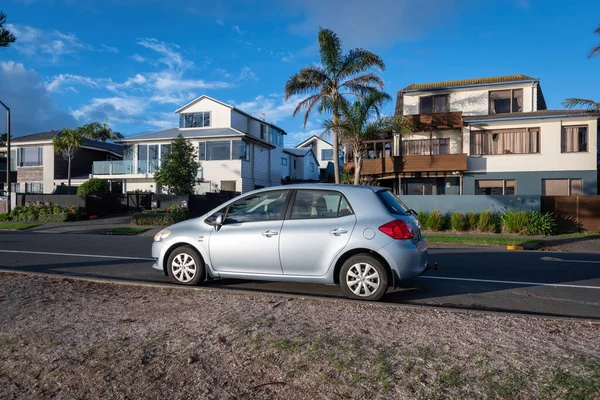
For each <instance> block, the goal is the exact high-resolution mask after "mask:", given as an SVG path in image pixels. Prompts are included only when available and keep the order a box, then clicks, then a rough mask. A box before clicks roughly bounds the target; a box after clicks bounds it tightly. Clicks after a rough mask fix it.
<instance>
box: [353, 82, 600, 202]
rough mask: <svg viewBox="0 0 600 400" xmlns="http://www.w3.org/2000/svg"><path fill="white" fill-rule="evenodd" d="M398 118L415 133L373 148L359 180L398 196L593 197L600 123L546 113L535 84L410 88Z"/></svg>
mask: <svg viewBox="0 0 600 400" xmlns="http://www.w3.org/2000/svg"><path fill="white" fill-rule="evenodd" d="M565 97H566V96H565ZM396 114H397V115H404V116H405V117H407V118H408V119H410V120H411V121H412V122H413V124H414V126H415V130H416V132H414V133H413V134H411V135H407V136H404V137H400V136H399V135H395V136H391V135H390V136H388V137H385V138H381V140H378V141H373V142H370V143H369V144H368V146H369V151H368V159H367V160H365V161H364V163H363V173H364V174H365V175H367V176H371V177H372V178H373V179H375V180H378V181H380V183H381V184H383V185H386V186H389V187H393V188H394V189H395V191H396V192H397V193H400V194H424V195H427V194H495V195H496V194H500V195H513V194H514V195H577V194H596V193H598V178H597V176H598V175H597V173H598V172H597V165H598V155H597V154H598V153H597V152H598V120H599V117H600V115H599V114H598V113H594V112H590V111H585V110H548V109H547V107H546V102H545V100H544V95H543V93H542V89H541V86H540V80H539V79H536V78H531V77H528V76H525V75H510V76H498V77H491V78H479V79H467V80H456V81H446V82H435V83H425V84H412V85H409V86H407V87H406V88H404V89H402V90H401V91H400V92H399V93H398V97H397V103H396Z"/></svg>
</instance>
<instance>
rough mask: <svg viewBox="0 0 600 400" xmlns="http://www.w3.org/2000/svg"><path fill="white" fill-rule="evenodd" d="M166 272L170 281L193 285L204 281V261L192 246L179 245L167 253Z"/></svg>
mask: <svg viewBox="0 0 600 400" xmlns="http://www.w3.org/2000/svg"><path fill="white" fill-rule="evenodd" d="M167 272H168V274H169V278H170V279H171V281H172V282H174V283H177V284H179V285H187V286H195V285H198V284H199V283H200V282H203V281H204V273H205V269H204V261H203V260H202V257H200V256H199V255H198V253H197V252H196V250H195V249H194V248H193V247H191V246H180V247H178V248H176V249H175V250H173V252H172V253H171V255H169V259H168V260H167Z"/></svg>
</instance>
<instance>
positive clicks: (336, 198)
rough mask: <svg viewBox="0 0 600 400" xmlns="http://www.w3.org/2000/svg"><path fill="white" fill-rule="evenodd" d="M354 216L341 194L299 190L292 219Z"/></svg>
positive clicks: (293, 207) (293, 206)
mask: <svg viewBox="0 0 600 400" xmlns="http://www.w3.org/2000/svg"><path fill="white" fill-rule="evenodd" d="M350 214H352V209H351V208H350V205H349V204H348V202H347V200H346V199H345V198H344V196H342V194H341V193H339V192H334V191H328V190H327V191H326V190H299V191H297V192H296V198H295V199H294V204H293V205H292V219H315V218H337V217H341V216H344V215H350Z"/></svg>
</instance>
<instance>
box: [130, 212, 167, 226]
mask: <svg viewBox="0 0 600 400" xmlns="http://www.w3.org/2000/svg"><path fill="white" fill-rule="evenodd" d="M176 222H177V221H176V220H175V216H174V215H173V214H171V213H145V214H144V213H137V214H133V216H132V217H131V223H132V224H133V225H155V226H168V225H173V224H174V223H176Z"/></svg>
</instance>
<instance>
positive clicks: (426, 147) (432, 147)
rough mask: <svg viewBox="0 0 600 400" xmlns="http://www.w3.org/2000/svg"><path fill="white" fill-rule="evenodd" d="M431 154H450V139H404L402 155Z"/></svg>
mask: <svg viewBox="0 0 600 400" xmlns="http://www.w3.org/2000/svg"><path fill="white" fill-rule="evenodd" d="M430 154H450V139H448V138H441V139H432V140H429V139H419V140H403V141H402V155H405V156H422V155H430Z"/></svg>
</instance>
